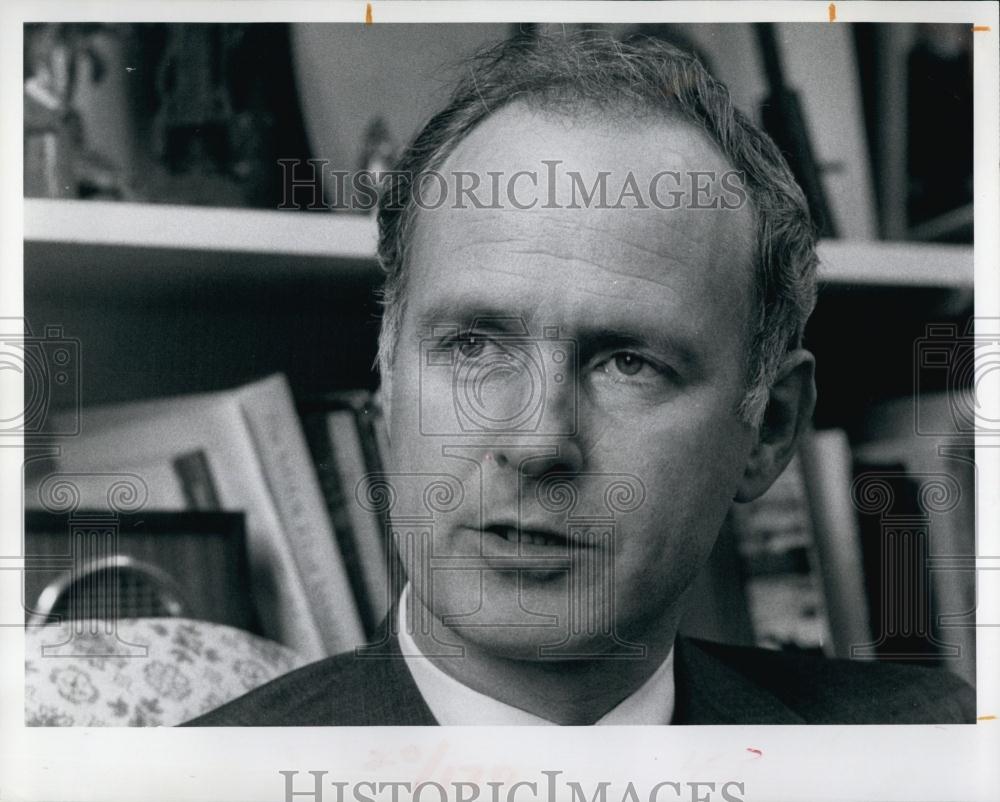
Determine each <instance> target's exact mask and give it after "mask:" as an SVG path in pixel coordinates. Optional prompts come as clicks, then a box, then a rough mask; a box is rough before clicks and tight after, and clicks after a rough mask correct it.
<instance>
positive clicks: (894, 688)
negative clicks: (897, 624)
mask: <svg viewBox="0 0 1000 802" xmlns="http://www.w3.org/2000/svg"><path fill="white" fill-rule="evenodd" d="M674 678H675V683H676V685H675V687H676V697H675V710H674V718H673V722H672V723H673V724H966V723H975V716H976V704H975V693H974V691H973V690H972V689H971V688H970V687H969V686H968V685H966V684H965V683H964V682H962V681H961V680H960V679H958V678H957V677H955V676H954V675H953V674H951V673H950V672H948V671H944V670H941V669H934V668H923V667H919V666H913V665H901V664H890V663H871V662H857V661H851V660H827V659H823V658H820V657H814V656H811V655H798V654H789V653H783V652H774V651H768V650H764V649H754V648H744V647H736V646H722V645H719V644H715V643H708V642H705V641H696V640H691V639H687V638H678V639H677V642H676V646H675V651H674ZM434 724H437V721H435V719H434V716H433V715H432V713H431V711H430V710H429V709H428V707H427V705H426V703H425V702H424V700H423V697H422V696H421V695H420V692H419V691H418V690H417V686H416V684H415V683H414V681H413V678H412V676H411V675H410V672H409V669H407V667H406V664H405V662H404V661H403V657H402V654H401V653H400V650H399V642H398V640H396V639H395V638H390V639H389V640H388V641H386V643H385V644H384V646H382V647H380V648H367V649H366V650H362V652H361V654H360V656H359V655H355V654H353V653H347V654H342V655H337V656H336V657H329V658H326V659H325V660H320V661H318V662H316V663H312V664H311V665H307V666H304V667H303V668H300V669H298V670H297V671H293V672H292V673H290V674H286V675H285V676H283V677H279V678H278V679H276V680H274V681H273V682H270V683H268V684H266V685H263V686H261V687H260V688H257V689H255V690H253V691H251V692H250V693H248V694H246V695H245V696H242V697H240V698H238V699H235V700H233V701H231V702H229V703H228V704H225V705H223V706H222V707H220V708H218V709H216V710H213V711H211V712H209V713H207V714H205V715H203V716H201V717H200V718H197V719H195V720H194V721H191V722H188V724H186V725H184V726H203V727H240V726H255V727H256V726H284V727H301V726H330V725H343V726H359V725H395V726H413V725H434Z"/></svg>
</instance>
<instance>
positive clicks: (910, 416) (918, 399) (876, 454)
mask: <svg viewBox="0 0 1000 802" xmlns="http://www.w3.org/2000/svg"><path fill="white" fill-rule="evenodd" d="M979 414H980V413H978V412H977V408H976V399H975V397H974V395H973V393H972V391H971V390H962V389H959V388H955V389H953V390H951V391H948V392H921V393H917V394H916V395H912V396H909V395H908V396H904V397H901V398H897V399H890V400H887V401H883V402H881V403H879V404H875V405H873V406H872V408H871V409H870V410H869V413H868V415H867V416H866V418H865V420H864V429H863V431H862V432H861V437H860V442H859V443H858V444H857V445H856V446H855V458H856V463H857V464H856V471H857V472H858V473H859V474H862V473H867V474H868V475H870V476H871V475H881V476H884V477H886V481H888V482H889V485H890V487H892V489H893V491H894V498H893V504H892V506H891V507H889V508H887V509H885V510H884V511H881V513H878V514H867V515H862V516H861V517H862V520H863V523H864V525H865V527H866V529H867V534H868V539H867V541H866V542H867V545H868V547H869V554H868V560H867V561H866V568H868V569H870V570H872V571H874V570H876V567H877V565H878V563H877V559H878V558H876V547H877V546H878V544H879V543H881V540H882V538H883V529H884V528H885V527H886V526H887V525H892V523H893V519H899V518H901V517H906V516H909V517H910V518H911V519H912V520H913V524H914V527H911V528H915V526H917V525H919V526H920V527H922V528H924V529H926V532H927V536H926V540H925V541H921V544H920V545H921V547H922V548H925V552H924V555H923V556H922V557H921V560H922V562H924V563H925V564H924V566H923V568H921V570H920V572H919V573H918V574H916V575H915V577H914V579H915V580H916V581H918V582H922V583H925V585H926V589H927V593H928V594H929V602H930V610H929V613H928V616H929V621H928V625H929V631H928V632H927V633H925V635H924V636H922V638H923V640H924V641H927V644H925V645H924V646H923V647H922V648H924V649H925V651H926V652H927V653H928V659H929V660H930V661H933V662H941V663H943V665H944V667H946V668H947V669H949V670H951V671H953V672H954V673H956V674H958V675H959V676H961V677H962V678H963V679H964V680H965V681H966V682H968V683H969V684H971V685H973V686H975V683H976V629H975V612H974V611H975V609H976V604H977V601H976V599H977V597H976V572H975V569H974V563H973V560H974V555H975V553H976V492H977V487H976V467H975V439H974V438H975V430H974V426H973V425H972V424H973V423H974V422H977V421H980V420H981V419H980V418H979V417H977V416H978V415H979ZM980 425H983V424H982V423H980ZM869 581H870V583H871V585H872V588H873V590H874V591H875V592H877V587H878V585H877V581H876V579H875V578H872V579H871V580H869ZM884 629H885V626H883V624H882V622H881V621H879V622H878V629H876V630H875V632H874V634H875V635H876V637H878V636H879V635H880V633H882V631H883V630H884ZM887 648H889V646H887V645H885V644H884V645H883V647H882V651H883V652H885V650H886V649H887ZM911 651H913V650H912V649H911ZM917 651H919V650H917Z"/></svg>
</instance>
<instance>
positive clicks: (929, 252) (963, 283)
mask: <svg viewBox="0 0 1000 802" xmlns="http://www.w3.org/2000/svg"><path fill="white" fill-rule="evenodd" d="M818 251H819V260H820V267H819V276H820V280H821V281H823V282H827V283H831V284H844V285H850V284H869V285H882V286H890V287H891V286H899V287H928V288H933V287H942V288H948V289H972V286H973V275H974V274H973V262H972V246H971V245H940V244H934V245H932V244H928V243H921V242H883V241H870V242H864V241H859V240H823V241H822V242H820V244H819V248H818Z"/></svg>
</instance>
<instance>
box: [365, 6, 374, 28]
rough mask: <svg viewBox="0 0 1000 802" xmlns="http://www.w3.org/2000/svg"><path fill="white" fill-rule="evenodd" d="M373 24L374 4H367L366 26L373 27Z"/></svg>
mask: <svg viewBox="0 0 1000 802" xmlns="http://www.w3.org/2000/svg"><path fill="white" fill-rule="evenodd" d="M372 22H373V20H372V4H371V3H365V25H371V24H372Z"/></svg>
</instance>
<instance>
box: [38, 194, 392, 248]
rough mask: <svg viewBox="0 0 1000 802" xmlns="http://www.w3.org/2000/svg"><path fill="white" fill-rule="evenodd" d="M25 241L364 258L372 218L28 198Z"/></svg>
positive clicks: (371, 242)
mask: <svg viewBox="0 0 1000 802" xmlns="http://www.w3.org/2000/svg"><path fill="white" fill-rule="evenodd" d="M24 238H25V240H26V241H29V242H30V241H35V242H61V243H77V244H80V245H95V246H105V247H108V246H110V247H119V246H121V247H143V248H168V249H177V250H183V251H227V252H231V253H260V254H273V255H274V256H322V257H328V258H329V257H334V258H344V259H367V258H370V257H371V256H372V255H373V254H374V253H375V243H376V228H375V220H374V218H373V217H367V216H362V215H354V214H341V213H335V212H324V211H315V212H282V211H277V210H273V211H272V210H269V209H226V208H217V207H212V206H173V205H167V204H152V203H118V202H114V201H66V200H47V199H45V200H43V199H37V198H32V199H27V200H25V202H24Z"/></svg>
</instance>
